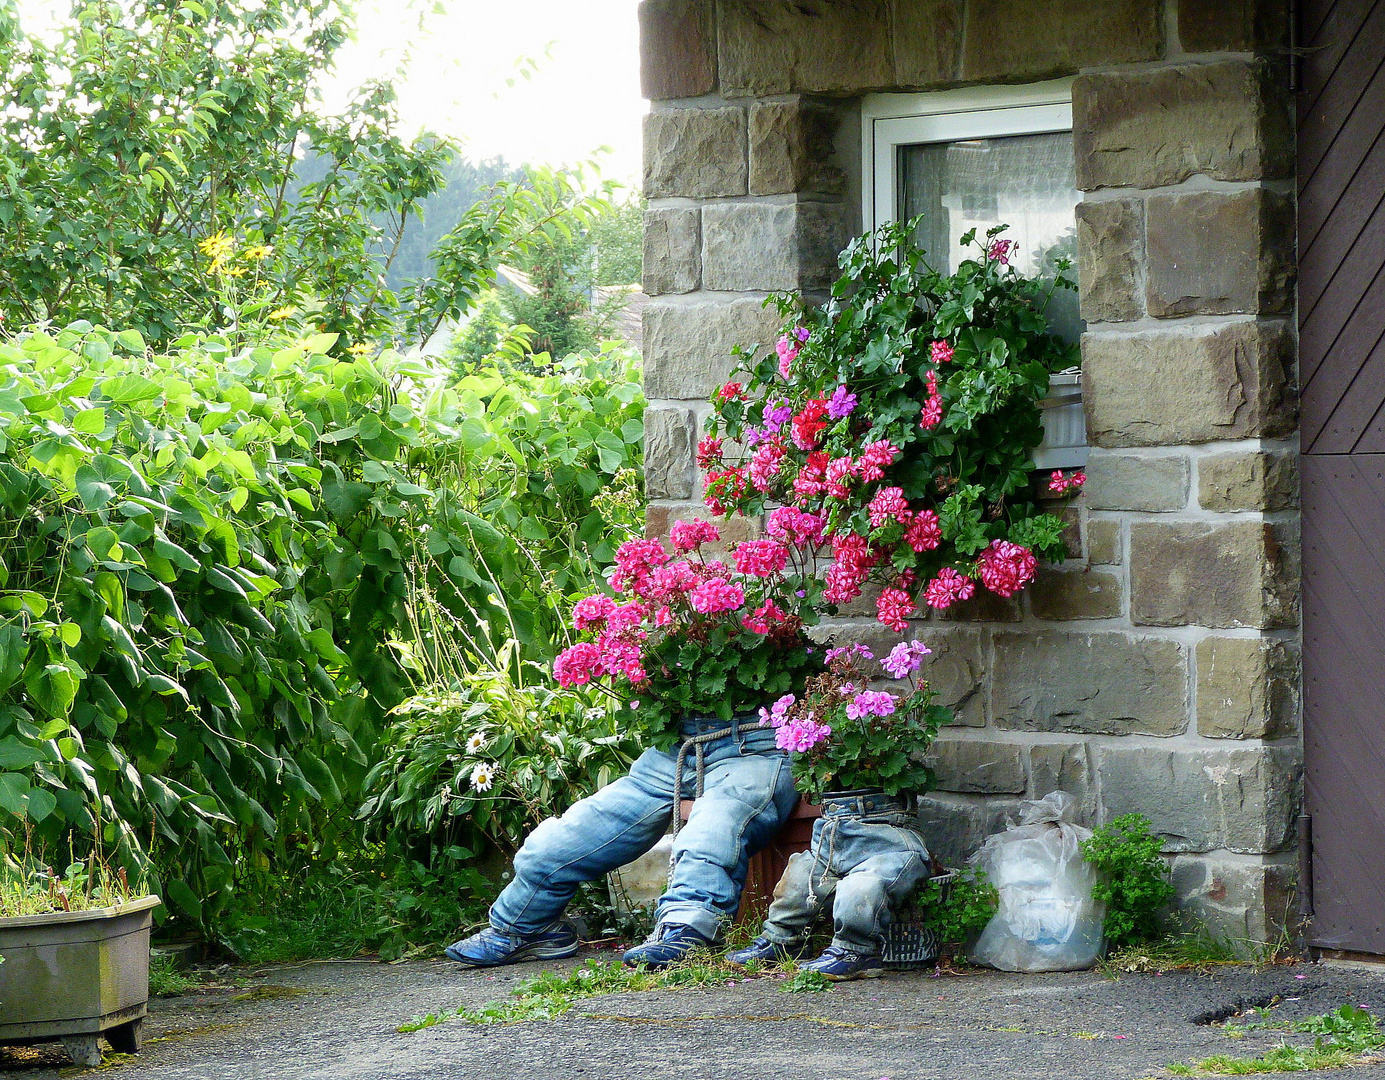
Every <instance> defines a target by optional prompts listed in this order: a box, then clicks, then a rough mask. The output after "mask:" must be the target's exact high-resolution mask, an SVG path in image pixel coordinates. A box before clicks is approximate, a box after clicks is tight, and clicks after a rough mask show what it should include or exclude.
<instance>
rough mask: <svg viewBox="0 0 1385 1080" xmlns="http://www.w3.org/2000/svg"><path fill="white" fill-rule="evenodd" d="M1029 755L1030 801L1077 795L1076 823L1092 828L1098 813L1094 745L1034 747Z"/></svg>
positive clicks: (1083, 743)
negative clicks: (1057, 794) (1059, 794)
mask: <svg viewBox="0 0 1385 1080" xmlns="http://www.w3.org/2000/svg"><path fill="white" fill-rule="evenodd" d="M1028 755H1029V798H1031V799H1042V798H1043V797H1044V796H1045V795H1048V794H1049V793H1051V792H1054V791H1066V792H1069V793H1071V794H1073V795H1076V796H1077V804H1078V807H1079V810H1080V813H1079V816H1078V820H1077V823H1078V824H1079V825H1086V826H1089V827H1090V826H1091V825H1092V824H1093V821H1094V819H1095V816H1096V809H1097V790H1096V784H1095V783H1093V772H1092V751H1091V745H1090V744H1089V743H1088V742H1087V741H1086V740H1079V741H1074V742H1044V743H1031V744H1030V746H1029V747H1028Z"/></svg>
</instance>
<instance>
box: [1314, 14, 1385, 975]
mask: <svg viewBox="0 0 1385 1080" xmlns="http://www.w3.org/2000/svg"><path fill="white" fill-rule="evenodd" d="M1302 8H1303V21H1302V33H1303V44H1304V45H1305V46H1306V47H1307V48H1308V50H1309V51H1308V53H1307V56H1306V59H1305V61H1304V65H1303V69H1304V70H1303V90H1302V93H1301V94H1300V97H1299V127H1298V135H1299V147H1298V186H1299V349H1300V380H1301V383H1302V388H1303V432H1302V436H1303V453H1304V457H1303V571H1304V585H1303V590H1304V615H1303V642H1304V757H1305V777H1306V781H1305V782H1306V792H1305V798H1306V804H1307V810H1308V812H1309V813H1311V814H1312V815H1313V897H1314V907H1315V910H1316V914H1315V918H1314V921H1313V926H1312V930H1311V932H1310V939H1311V940H1312V942H1313V943H1314V944H1316V945H1318V946H1321V947H1324V948H1333V949H1349V950H1354V951H1360V952H1371V953H1385V2H1382V0H1303V2H1302Z"/></svg>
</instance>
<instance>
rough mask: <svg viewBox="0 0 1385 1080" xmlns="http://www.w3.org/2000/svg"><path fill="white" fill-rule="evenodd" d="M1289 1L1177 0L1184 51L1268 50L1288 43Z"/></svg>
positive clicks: (1179, 27) (1180, 34)
mask: <svg viewBox="0 0 1385 1080" xmlns="http://www.w3.org/2000/svg"><path fill="white" fill-rule="evenodd" d="M1288 15H1289V5H1287V4H1283V3H1280V2H1279V0H1178V41H1179V44H1180V45H1182V46H1183V51H1184V52H1189V53H1200V52H1268V51H1271V50H1276V49H1280V48H1282V47H1283V46H1285V45H1286V44H1288V36H1289V34H1288V31H1289V18H1288Z"/></svg>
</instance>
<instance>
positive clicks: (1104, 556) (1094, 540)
mask: <svg viewBox="0 0 1385 1080" xmlns="http://www.w3.org/2000/svg"><path fill="white" fill-rule="evenodd" d="M1087 560H1088V561H1089V562H1093V563H1100V564H1102V565H1104V566H1115V565H1116V564H1118V563H1119V562H1120V561H1121V523H1120V522H1119V521H1112V520H1111V519H1110V518H1088V519H1087Z"/></svg>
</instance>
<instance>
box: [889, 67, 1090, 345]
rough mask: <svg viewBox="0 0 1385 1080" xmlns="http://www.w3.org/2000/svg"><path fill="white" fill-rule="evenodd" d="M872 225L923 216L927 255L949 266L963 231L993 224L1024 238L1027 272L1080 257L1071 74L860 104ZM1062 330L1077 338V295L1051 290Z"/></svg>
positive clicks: (1022, 258)
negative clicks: (1068, 77) (1027, 83)
mask: <svg viewBox="0 0 1385 1080" xmlns="http://www.w3.org/2000/svg"><path fill="white" fill-rule="evenodd" d="M862 117H863V124H864V131H863V136H864V137H863V139H862V146H863V158H864V160H863V167H864V183H863V184H862V192H863V195H864V198H865V208H864V209H865V214H864V219H865V223H866V226H867V228H875V227H877V226H879V225H883V224H885V223H886V222H889V221H899V220H907V219H909V218H913V217H915V216H917V215H923V220H922V222H921V223H920V225H919V231H918V240H919V243H920V245H921V246H922V247H923V249H924V251H925V252H927V253H928V257H929V261H930V262H931V263H932V264H933V265H934V266H935V267H937V268H938V269H940V270H953V269H955V268H956V265H957V263H958V261H959V260H960V259H961V258H964V257H966V253H965V252H964V251H963V249H962V248H961V247H960V246H959V245H958V243H957V241H958V238H959V237H961V235H962V234H963V233H965V232H966V231H967V230H969V229H972V228H975V229H976V230H977V234H978V235H982V234H984V233H985V231H986V230H987V229H988V228H990V227H991V226H992V225H997V224H1000V223H1004V224H1007V225H1009V226H1010V228H1009V231H1008V232H1006V233H1005V235H1006V236H1007V237H1009V238H1010V239H1011V240H1014V241H1015V242H1016V243H1017V244H1018V250H1017V254H1016V257H1015V265H1016V266H1017V267H1018V268H1019V269H1020V270H1021V271H1023V272H1024V273H1027V274H1038V275H1044V274H1046V273H1051V272H1052V268H1053V264H1054V260H1055V259H1058V258H1060V257H1066V258H1068V259H1074V258H1075V256H1076V253H1077V233H1076V225H1075V222H1074V219H1073V207H1074V206H1075V205H1076V204H1077V201H1078V199H1079V198H1080V193H1079V192H1078V190H1077V187H1076V183H1075V180H1074V176H1073V152H1072V91H1071V82H1070V81H1069V80H1066V79H1064V80H1060V81H1058V82H1051V83H1040V84H1034V85H1030V86H987V87H974V88H968V89H964V90H949V91H945V92H942V93H937V94H878V95H874V96H872V97H868V98H867V99H866V100H865V103H864V105H863V108H862ZM1049 317H1050V323H1051V325H1052V327H1053V329H1054V331H1055V332H1057V333H1059V334H1061V335H1062V336H1063V337H1066V338H1068V339H1069V340H1073V341H1075V340H1077V337H1078V335H1079V334H1080V333H1081V332H1082V321H1081V318H1080V317H1079V315H1078V311H1077V294H1076V293H1074V292H1070V291H1067V290H1063V291H1060V292H1058V293H1056V294H1055V295H1054V299H1053V303H1052V304H1051V305H1050V307H1049Z"/></svg>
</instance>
